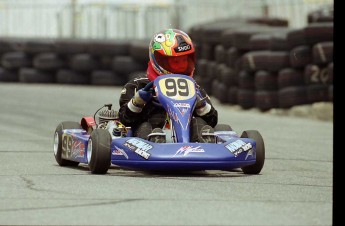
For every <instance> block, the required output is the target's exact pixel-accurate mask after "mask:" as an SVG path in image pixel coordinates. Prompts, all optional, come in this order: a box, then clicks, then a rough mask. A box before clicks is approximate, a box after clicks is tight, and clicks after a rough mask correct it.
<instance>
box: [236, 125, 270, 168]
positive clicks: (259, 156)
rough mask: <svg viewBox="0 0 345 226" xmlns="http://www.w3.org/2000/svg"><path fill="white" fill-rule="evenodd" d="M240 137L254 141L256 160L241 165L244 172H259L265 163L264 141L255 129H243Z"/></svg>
mask: <svg viewBox="0 0 345 226" xmlns="http://www.w3.org/2000/svg"><path fill="white" fill-rule="evenodd" d="M241 138H250V139H253V140H255V142H256V162H255V163H254V164H253V165H249V166H245V167H242V168H241V169H242V171H243V173H244V174H259V173H260V172H261V170H262V168H263V166H264V163H265V143H264V140H263V139H262V136H261V134H260V133H259V132H258V131H257V130H245V131H243V133H242V135H241Z"/></svg>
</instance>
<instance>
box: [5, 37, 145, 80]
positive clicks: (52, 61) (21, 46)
mask: <svg viewBox="0 0 345 226" xmlns="http://www.w3.org/2000/svg"><path fill="white" fill-rule="evenodd" d="M143 52H145V55H144V54H143ZM0 58H1V61H0V82H22V83H59V84H78V85H88V84H91V85H110V86H122V85H124V84H125V83H126V82H127V81H128V79H129V78H130V77H131V76H133V74H135V75H137V74H139V73H145V70H146V67H147V62H148V40H132V41H128V40H87V39H14V38H2V39H0Z"/></svg>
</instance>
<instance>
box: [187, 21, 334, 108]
mask: <svg viewBox="0 0 345 226" xmlns="http://www.w3.org/2000/svg"><path fill="white" fill-rule="evenodd" d="M318 15H319V14H318ZM327 15H328V14H327ZM313 18H314V20H311V19H310V22H309V24H308V25H307V26H306V27H304V28H300V29H290V28H288V27H287V23H285V21H284V20H278V19H272V21H271V20H270V19H268V18H265V20H263V19H262V20H259V19H249V20H238V19H228V20H227V21H226V20H224V21H216V22H213V23H208V24H205V25H198V26H195V27H193V28H192V29H191V31H190V33H191V36H192V39H194V40H195V42H196V44H197V48H198V51H199V54H198V61H197V68H196V72H195V77H196V80H197V82H198V83H199V84H200V85H201V86H202V87H204V88H205V89H206V91H207V92H208V93H209V95H212V96H214V97H216V98H217V99H218V100H219V101H220V102H222V103H228V104H232V105H239V106H241V107H242V108H244V109H248V108H253V107H256V108H258V109H260V110H262V111H266V110H269V109H272V108H290V107H292V106H295V105H303V104H311V103H314V102H324V101H326V102H327V101H332V100H333V22H329V21H328V20H329V17H327V18H328V19H327V20H326V19H316V17H315V16H314V17H313ZM258 21H261V22H262V21H264V22H266V24H264V23H258ZM269 21H271V22H269ZM273 21H274V22H273Z"/></svg>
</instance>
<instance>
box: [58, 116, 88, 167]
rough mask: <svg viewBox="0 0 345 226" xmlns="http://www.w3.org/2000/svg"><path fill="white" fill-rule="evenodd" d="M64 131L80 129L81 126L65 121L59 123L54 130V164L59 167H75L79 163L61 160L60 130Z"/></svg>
mask: <svg viewBox="0 0 345 226" xmlns="http://www.w3.org/2000/svg"><path fill="white" fill-rule="evenodd" d="M64 129H82V127H81V125H80V124H79V123H77V122H70V121H65V122H61V123H60V124H59V125H58V126H57V127H56V129H55V133H54V156H55V160H56V162H57V163H58V164H59V165H60V166H77V165H78V164H79V162H74V161H70V160H66V159H63V158H62V157H61V155H62V130H64Z"/></svg>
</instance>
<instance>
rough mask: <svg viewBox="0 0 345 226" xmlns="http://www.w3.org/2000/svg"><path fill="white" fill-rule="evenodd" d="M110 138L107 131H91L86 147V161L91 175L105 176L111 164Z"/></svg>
mask: <svg viewBox="0 0 345 226" xmlns="http://www.w3.org/2000/svg"><path fill="white" fill-rule="evenodd" d="M110 144H111V136H110V133H109V132H108V130H105V129H96V130H94V131H92V133H91V136H90V139H89V143H88V147H87V160H88V163H89V168H90V170H91V173H93V174H106V173H107V171H108V169H109V167H110V164H111V153H110Z"/></svg>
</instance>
